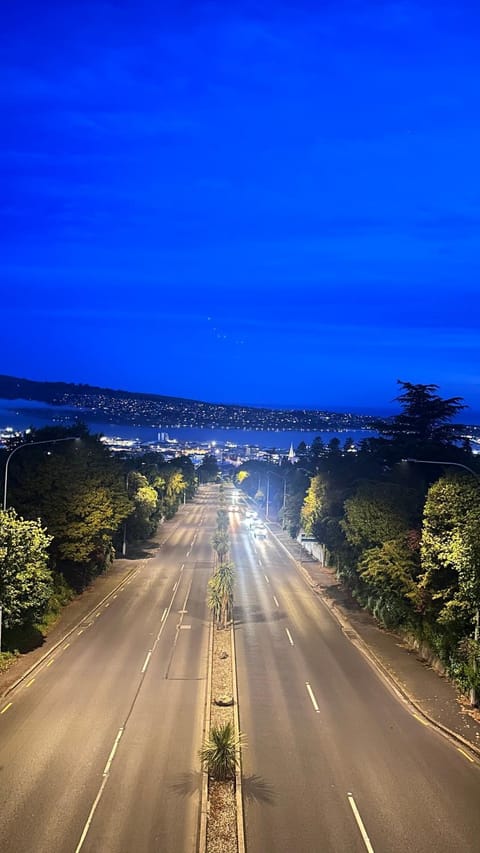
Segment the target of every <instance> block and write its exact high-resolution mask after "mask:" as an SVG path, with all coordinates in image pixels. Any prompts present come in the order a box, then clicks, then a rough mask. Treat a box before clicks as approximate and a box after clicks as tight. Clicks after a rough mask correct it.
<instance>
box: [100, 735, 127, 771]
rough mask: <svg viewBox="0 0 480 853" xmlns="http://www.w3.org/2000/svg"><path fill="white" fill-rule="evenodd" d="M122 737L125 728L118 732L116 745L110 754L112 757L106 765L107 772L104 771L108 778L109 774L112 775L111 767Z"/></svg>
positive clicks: (109, 757)
mask: <svg viewBox="0 0 480 853" xmlns="http://www.w3.org/2000/svg"><path fill="white" fill-rule="evenodd" d="M122 735H123V726H122V728H121V729H119V730H118V734H117V737H116V738H115V743H114V744H113V746H112V751H111V752H110V755H109V756H108V761H107V763H106V765H105V770H104V771H103V775H104V776H108V774H109V773H110V767H111V764H112V761H113V759H114V758H115V753H116V751H117V747H118V743H119V740H120V738H121V737H122Z"/></svg>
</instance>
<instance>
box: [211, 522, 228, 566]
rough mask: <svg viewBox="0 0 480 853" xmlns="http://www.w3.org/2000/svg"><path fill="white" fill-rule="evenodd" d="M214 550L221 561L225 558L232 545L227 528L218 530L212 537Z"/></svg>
mask: <svg viewBox="0 0 480 853" xmlns="http://www.w3.org/2000/svg"><path fill="white" fill-rule="evenodd" d="M212 545H213V550H214V551H215V553H216V555H217V557H218V561H219V563H223V561H224V560H225V558H226V556H227V554H228V549H229V547H230V539H229V537H228V533H227V532H226V530H216V531H215V533H214V534H213V537H212Z"/></svg>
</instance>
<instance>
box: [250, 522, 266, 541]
mask: <svg viewBox="0 0 480 853" xmlns="http://www.w3.org/2000/svg"><path fill="white" fill-rule="evenodd" d="M253 535H254V536H255V538H256V539H266V538H267V528H266V527H265V525H264V524H256V525H255V527H254V528H253Z"/></svg>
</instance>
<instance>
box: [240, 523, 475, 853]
mask: <svg viewBox="0 0 480 853" xmlns="http://www.w3.org/2000/svg"><path fill="white" fill-rule="evenodd" d="M230 517H231V523H232V531H233V532H232V539H233V549H232V550H233V560H234V562H235V565H236V568H237V572H236V597H235V601H236V606H235V614H236V615H235V619H236V625H237V628H236V648H237V668H238V687H239V708H240V728H241V730H242V731H243V732H244V733H245V734H246V738H247V743H248V746H247V748H246V750H245V751H244V756H243V776H244V785H243V798H244V805H245V828H246V847H247V853H293V851H295V853H317V851H319V853H320V851H321V853H365V850H367V851H370V853H372V851H374V853H410V851H411V853H454V851H455V853H456V851H462V853H478V851H479V850H480V808H479V803H480V768H479V767H478V765H477V764H475V763H472V762H471V760H469V757H468V755H467V754H466V753H463V752H460V751H459V750H458V749H457V748H456V747H455V746H454V745H452V744H451V743H449V742H447V741H446V740H445V738H443V737H442V736H441V735H439V734H438V733H437V732H436V731H435V730H434V729H433V728H430V727H428V726H426V725H425V724H424V722H422V720H421V719H420V718H415V717H414V716H413V715H412V713H411V712H410V711H409V709H408V708H407V707H406V704H405V703H404V702H403V701H401V700H400V699H399V698H398V696H397V695H396V694H394V692H393V691H392V689H391V688H390V687H389V686H387V684H386V683H385V682H384V681H383V680H382V678H381V677H380V676H379V675H378V674H377V672H376V671H375V670H374V669H373V667H372V665H371V664H370V663H369V662H368V661H367V660H366V658H365V657H364V655H363V654H362V653H361V652H360V651H359V650H358V648H356V646H355V645H354V644H353V643H352V642H351V641H350V640H349V639H348V637H347V636H346V635H345V634H344V633H343V631H342V630H341V628H340V626H339V625H338V623H337V622H336V620H335V619H334V618H333V616H332V615H331V614H330V612H329V611H328V609H327V608H326V607H325V605H323V604H322V602H321V600H320V599H319V597H318V596H317V595H316V594H315V593H314V592H313V590H311V589H310V588H309V587H308V586H307V584H306V583H305V581H304V580H303V578H302V577H301V576H300V574H299V572H298V570H297V569H296V567H295V565H294V563H293V562H292V561H291V560H290V559H289V557H288V556H287V555H286V554H285V551H284V549H283V548H282V547H281V546H280V545H279V544H278V543H277V542H276V541H275V540H273V538H272V537H271V536H270V534H269V536H268V538H267V539H266V540H255V539H253V538H252V536H251V535H250V534H249V533H248V531H247V525H246V522H245V520H244V519H243V517H242V516H240V514H239V513H238V512H235V513H231V516H230Z"/></svg>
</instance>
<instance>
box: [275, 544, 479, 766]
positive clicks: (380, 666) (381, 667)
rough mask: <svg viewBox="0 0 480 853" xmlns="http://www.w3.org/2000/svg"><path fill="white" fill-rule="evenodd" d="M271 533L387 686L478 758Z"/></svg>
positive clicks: (440, 731) (469, 744)
mask: <svg viewBox="0 0 480 853" xmlns="http://www.w3.org/2000/svg"><path fill="white" fill-rule="evenodd" d="M269 530H270V533H271V535H272V536H273V537H274V539H275V540H276V542H278V544H279V545H280V546H281V547H282V548H283V550H284V551H285V552H286V553H287V554H288V556H289V557H290V559H291V561H292V562H293V563H294V564H295V566H296V568H297V569H298V572H299V574H300V575H301V576H302V577H303V579H304V580H305V583H307V584H308V586H309V587H310V588H311V589H312V590H313V591H314V592H315V593H316V594H317V595H318V597H319V599H320V600H321V602H322V603H323V604H324V605H325V607H326V608H327V610H328V612H329V613H331V615H332V616H333V618H334V619H335V620H336V622H337V623H338V624H339V625H340V628H341V629H342V631H343V633H344V636H345V637H346V638H347V640H349V641H350V642H351V643H352V644H354V645H356V646H357V648H358V650H359V651H360V652H361V653H362V654H363V655H364V657H365V658H366V659H367V660H368V661H369V663H370V664H371V666H372V667H373V668H374V669H376V670H377V672H378V673H379V674H380V675H381V676H382V677H383V678H384V679H385V680H386V681H387V682H388V684H389V686H390V687H391V688H393V690H395V691H396V692H397V693H398V694H399V695H400V696H401V698H402V699H403V700H404V701H405V702H406V703H408V705H410V706H411V708H414V709H415V711H417V712H418V713H419V714H421V715H422V717H423V718H424V719H425V720H428V722H429V723H430V725H431V726H432V728H434V729H436V730H437V731H438V733H439V734H442V735H443V736H444V737H445V738H446V739H447V740H452V741H455V742H456V743H460V744H462V746H464V747H465V748H466V749H468V750H470V752H471V753H472V754H473V755H475V758H476V759H480V748H479V747H477V746H475V744H473V743H470V741H468V740H466V739H465V738H463V737H462V735H460V734H458V733H457V732H454V731H452V730H451V729H449V728H448V726H445V725H444V724H443V723H440V722H439V721H438V720H435V719H434V718H433V717H431V716H430V715H429V714H427V713H426V712H425V711H424V710H423V708H421V707H420V705H418V704H417V702H416V701H415V699H413V698H412V697H411V696H410V695H409V694H408V693H407V691H406V690H405V688H404V687H403V686H402V685H401V684H400V682H399V681H397V679H396V678H395V676H394V675H392V673H391V672H390V670H389V669H387V667H386V666H385V664H384V663H383V662H382V661H381V660H380V659H379V658H378V657H377V655H376V654H375V652H374V651H373V650H372V649H371V648H370V646H369V645H368V644H367V643H366V641H365V640H364V639H363V637H361V636H360V634H359V633H358V631H356V630H355V628H354V627H353V625H352V624H351V622H350V621H349V619H348V617H347V616H345V615H344V614H343V613H340V612H339V608H338V607H337V606H336V605H335V603H334V602H333V601H331V600H330V599H329V598H328V596H327V595H326V594H325V593H324V592H323V591H322V589H321V588H320V587H319V586H318V584H317V583H316V582H315V581H314V579H313V578H312V576H311V575H310V574H309V572H308V570H307V569H305V568H304V567H303V566H302V564H301V563H300V561H299V560H297V559H296V557H294V556H293V554H291V553H290V551H289V550H288V548H287V546H286V545H284V544H283V542H281V541H280V539H279V538H278V536H277V534H276V533H275V531H274V530H272V528H271V527H269ZM345 629H347V630H348V631H351V632H352V634H354V635H355V638H354V639H352V638H351V637H349V636H348V635H347V634H345Z"/></svg>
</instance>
